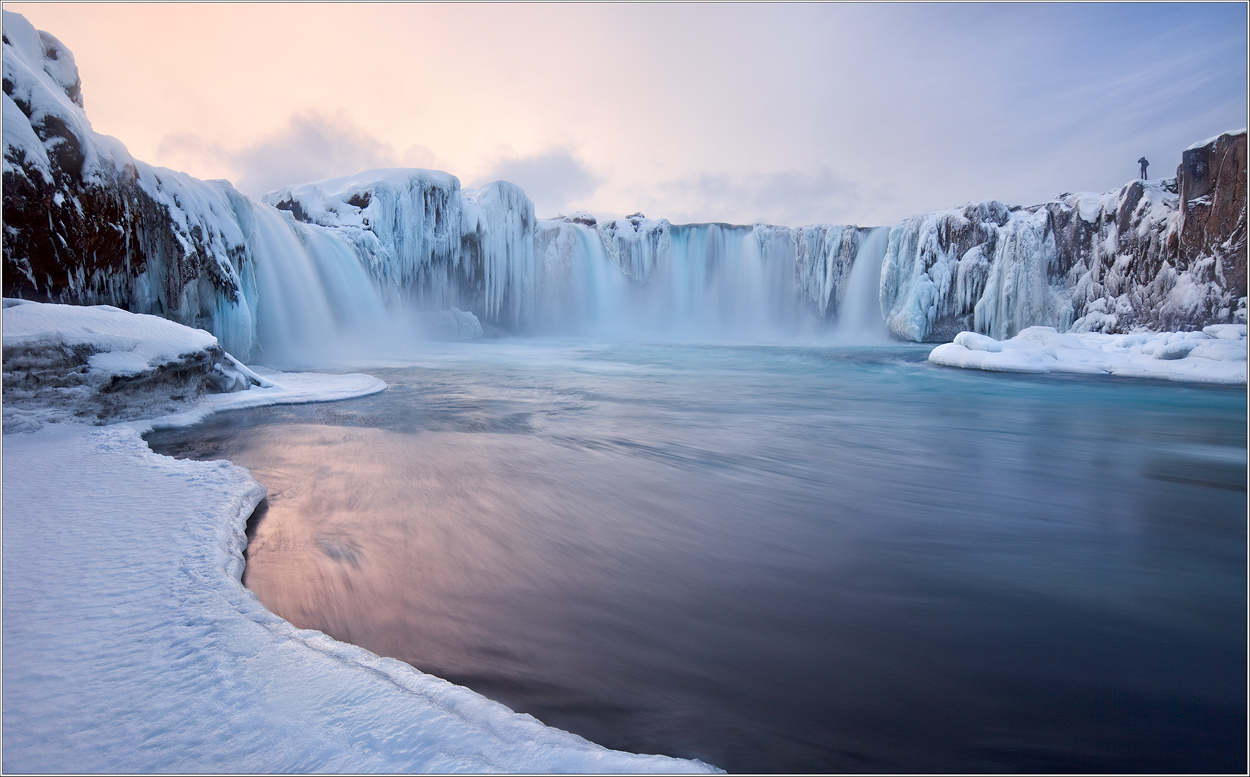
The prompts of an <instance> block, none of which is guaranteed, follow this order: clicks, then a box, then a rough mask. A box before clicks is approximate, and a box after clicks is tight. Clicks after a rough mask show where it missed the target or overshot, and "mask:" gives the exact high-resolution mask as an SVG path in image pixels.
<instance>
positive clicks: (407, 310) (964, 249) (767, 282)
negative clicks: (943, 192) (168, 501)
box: [4, 11, 1246, 362]
mask: <svg viewBox="0 0 1250 777" xmlns="http://www.w3.org/2000/svg"><path fill="white" fill-rule="evenodd" d="M4 20H5V30H6V32H5V43H4V92H5V103H4V129H5V131H4V143H5V148H4V217H5V241H4V261H5V273H4V292H5V294H6V295H7V296H13V297H23V298H27V299H37V300H47V301H57V302H70V303H75V304H100V303H105V304H110V305H115V306H117V307H121V308H124V309H127V310H131V311H134V312H141V313H154V314H157V315H161V316H165V317H167V318H171V319H173V320H175V321H179V322H181V323H185V324H188V325H192V326H198V327H201V328H204V329H207V330H208V331H210V332H212V333H213V334H214V335H216V336H217V337H218V338H219V339H220V340H221V342H222V343H223V345H225V347H226V349H227V350H229V351H231V352H232V353H235V354H237V355H239V356H240V357H242V358H245V359H251V360H258V359H261V360H267V361H275V360H277V361H282V360H284V359H295V360H302V361H304V362H315V361H317V359H318V356H319V355H321V356H324V353H325V351H326V349H327V348H328V345H327V344H329V343H334V342H340V343H342V342H343V341H348V342H351V343H356V344H359V343H364V342H370V343H372V342H379V341H380V340H383V339H388V338H392V339H393V338H400V339H401V340H402V339H403V338H404V337H406V336H407V335H409V334H412V333H414V332H416V331H418V330H421V329H422V328H428V327H425V326H424V325H423V324H422V322H423V321H426V320H428V316H429V315H430V314H437V315H442V316H443V317H444V318H447V317H451V318H450V319H449V320H451V321H452V322H453V323H455V322H458V321H459V320H460V319H459V318H457V316H459V317H463V316H465V315H469V316H472V317H473V318H474V319H475V321H471V322H468V324H467V325H466V326H463V327H462V326H459V324H456V326H455V327H453V328H454V329H455V331H456V332H457V334H456V335H455V336H457V337H460V336H472V334H473V333H476V332H477V331H478V330H479V329H480V328H481V327H480V324H486V325H487V326H488V328H493V329H495V330H496V331H498V330H503V331H508V332H514V333H544V334H604V335H608V336H613V335H627V336H628V335H633V334H635V333H637V334H642V335H645V336H650V335H653V334H662V335H665V336H671V337H699V338H706V337H711V338H724V337H730V338H734V339H741V338H748V339H754V338H765V339H771V338H776V337H786V336H793V335H796V334H807V333H813V332H818V331H820V330H822V329H827V328H829V327H830V326H838V327H841V328H842V329H843V330H845V329H847V328H848V327H847V322H846V321H845V320H843V318H844V315H843V314H844V313H847V312H848V311H850V312H851V313H852V314H853V315H854V316H855V317H856V318H857V319H865V320H866V319H872V318H873V317H874V316H876V315H878V314H879V315H880V317H881V318H882V319H883V320H884V322H885V323H886V324H888V327H889V330H890V331H891V332H892V333H893V335H894V336H896V337H900V338H904V339H910V340H929V341H942V340H949V339H951V338H952V337H953V336H954V335H955V334H956V333H957V332H959V331H963V330H973V331H977V332H981V333H984V334H988V335H992V336H994V337H999V338H1002V337H1010V336H1012V335H1014V334H1015V333H1017V332H1019V331H1020V330H1022V329H1024V328H1026V327H1028V326H1033V325H1043V326H1053V327H1055V328H1057V329H1060V330H1066V329H1069V328H1071V329H1074V330H1076V331H1098V332H1104V333H1122V332H1130V331H1136V330H1139V329H1156V330H1157V329H1173V330H1192V329H1198V328H1201V327H1203V326H1207V325H1212V324H1224V323H1235V322H1244V321H1245V315H1246V313H1245V298H1246V196H1245V171H1246V133H1245V131H1244V130H1242V131H1240V132H1235V133H1229V134H1225V135H1221V136H1219V137H1217V138H1213V139H1211V140H1210V141H1207V142H1205V143H1200V144H1196V145H1195V146H1194V147H1192V148H1190V149H1188V150H1186V151H1185V152H1184V155H1183V160H1182V164H1181V167H1180V169H1179V170H1178V177H1177V179H1176V180H1175V181H1171V180H1169V181H1134V182H1132V183H1130V184H1127V185H1126V186H1124V187H1122V188H1121V189H1119V190H1117V191H1113V192H1108V193H1105V194H1063V195H1060V196H1059V197H1057V198H1056V199H1054V200H1052V201H1050V202H1047V203H1043V204H1041V205H1034V206H1029V207H1023V208H1021V207H1009V206H1007V205H1005V204H1003V203H1001V202H997V201H986V202H979V203H971V204H968V205H965V206H963V207H960V208H956V209H952V210H948V211H941V212H937V213H931V214H926V215H921V216H916V217H914V218H911V219H907V220H905V221H903V222H902V223H900V224H897V225H895V226H893V227H892V228H890V229H889V232H888V239H886V238H885V237H883V236H882V233H879V232H872V231H870V230H866V229H862V228H858V227H855V226H847V225H835V224H817V225H809V226H804V227H798V228H794V229H791V228H787V227H780V226H770V225H762V224H757V225H749V226H739V225H730V224H686V225H674V224H671V223H670V222H669V221H668V220H666V219H653V218H646V217H644V216H643V215H642V214H633V215H631V216H628V217H626V218H623V219H613V220H607V221H599V220H597V219H596V218H595V217H594V216H591V215H588V214H574V215H573V216H570V217H561V218H557V219H548V220H538V219H536V218H535V217H534V206H533V204H532V203H531V202H530V200H529V199H528V198H527V197H526V196H525V193H524V192H523V191H522V190H521V189H520V188H518V187H516V186H514V185H512V184H510V183H507V182H503V181H497V182H494V183H491V184H488V185H486V186H484V187H482V188H481V189H479V190H464V189H461V187H460V182H459V180H458V179H457V178H456V177H455V176H452V175H449V174H447V173H441V172H436V171H425V170H375V171H367V172H364V173H360V174H357V175H354V176H351V177H347V178H340V179H334V180H330V181H321V182H316V183H309V184H303V185H299V186H291V187H286V188H284V189H281V190H279V191H276V192H272V193H270V194H268V195H266V196H265V197H264V198H263V202H254V201H252V200H250V199H248V198H246V197H244V196H242V195H241V194H239V193H238V192H237V191H235V190H234V189H233V188H232V187H231V186H230V185H229V184H228V183H226V182H223V181H209V182H206V181H199V180H196V179H194V178H191V177H190V176H186V175H183V174H181V173H176V172H174V171H170V170H164V169H160V168H154V167H151V166H150V165H146V164H144V163H142V162H138V161H136V160H134V159H133V158H131V157H130V155H129V154H128V153H127V152H126V150H125V148H124V147H123V146H122V145H121V144H120V143H119V142H117V141H116V140H114V139H112V138H107V137H103V136H100V135H97V134H95V133H94V132H93V131H92V130H91V128H90V123H89V122H88V121H87V118H86V114H85V113H84V112H83V109H82V88H81V82H80V81H79V78H78V73H77V69H76V67H75V66H74V62H73V57H72V55H71V54H70V53H69V52H68V51H66V50H65V49H64V47H63V46H62V45H61V44H60V43H59V42H57V41H56V39H55V38H53V37H51V36H50V35H47V34H46V33H41V32H38V31H36V30H34V28H32V27H31V26H30V25H29V24H28V23H27V22H26V21H25V19H23V18H21V17H20V16H17V15H16V14H12V13H10V12H7V11H6V12H5V15H4ZM873 234H875V235H877V238H874V239H873V240H871V241H869V240H868V237H869V235H873ZM883 243H884V245H882V244H883ZM878 262H880V267H881V270H880V274H879V278H878V283H877V284H876V288H875V289H874V288H873V284H872V282H871V281H872V279H871V278H868V279H867V280H865V278H864V277H863V276H864V272H865V270H864V269H863V268H867V267H872V268H875V267H876V266H877V263H878ZM856 266H859V267H860V268H861V270H860V272H859V274H858V275H859V282H858V283H857V284H856V285H855V289H856V291H855V294H854V295H852V296H854V299H848V294H849V292H848V290H849V289H850V287H851V283H850V281H851V278H852V275H853V268H854V267H856ZM873 272H875V270H873ZM848 306H849V307H848ZM453 309H456V310H458V311H463V312H456V313H453V312H452V310H453ZM412 313H417V314H418V315H411V314H412ZM423 316H424V318H423ZM435 328H436V329H440V327H435ZM446 328H447V327H445V326H444V327H441V329H446ZM463 333H469V334H467V335H464V334H463ZM440 336H441V335H440ZM349 349H350V346H349Z"/></svg>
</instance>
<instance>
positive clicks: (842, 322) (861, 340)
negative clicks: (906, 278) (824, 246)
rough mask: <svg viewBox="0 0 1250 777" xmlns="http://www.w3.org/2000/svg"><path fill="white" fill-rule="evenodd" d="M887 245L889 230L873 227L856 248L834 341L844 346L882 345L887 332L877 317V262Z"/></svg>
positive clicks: (887, 337)
mask: <svg viewBox="0 0 1250 777" xmlns="http://www.w3.org/2000/svg"><path fill="white" fill-rule="evenodd" d="M889 242H890V228H889V227H877V228H876V229H873V230H872V231H871V232H869V233H868V236H867V237H866V238H864V240H863V241H862V242H861V243H860V244H859V250H858V251H857V252H856V253H855V261H854V263H852V264H851V276H850V278H849V279H848V280H847V283H846V297H845V299H844V301H843V305H842V312H841V314H840V315H839V316H838V327H837V330H836V332H835V337H836V339H837V340H838V341H839V342H842V343H848V344H870V343H884V342H889V341H890V340H891V337H890V330H889V329H888V328H887V327H886V325H885V320H884V319H883V318H882V317H881V262H882V260H883V259H884V258H885V250H886V247H887V246H888V245H889Z"/></svg>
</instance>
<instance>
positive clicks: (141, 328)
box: [4, 300, 217, 381]
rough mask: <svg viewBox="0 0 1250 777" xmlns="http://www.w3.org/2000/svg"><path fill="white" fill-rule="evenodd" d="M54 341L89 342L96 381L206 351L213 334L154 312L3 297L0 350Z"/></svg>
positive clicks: (139, 370)
mask: <svg viewBox="0 0 1250 777" xmlns="http://www.w3.org/2000/svg"><path fill="white" fill-rule="evenodd" d="M51 339H56V340H58V341H59V342H61V343H63V344H65V345H67V346H70V347H73V346H78V345H86V346H90V347H91V349H92V350H94V351H95V353H94V354H92V355H91V357H90V359H89V363H90V372H91V374H92V375H93V377H96V378H97V379H98V380H100V381H107V380H109V379H111V378H113V377H114V376H129V375H137V374H139V373H141V372H145V371H147V370H149V369H151V368H153V367H157V366H159V365H162V364H171V363H174V362H176V361H178V360H179V359H180V358H182V357H183V356H184V355H186V354H189V353H193V352H195V351H206V350H208V349H210V348H212V347H214V346H216V345H217V338H215V337H213V336H212V335H210V334H209V333H208V332H205V331H204V330H202V329H191V328H189V327H185V326H182V325H181V324H176V323H174V322H173V321H169V320H167V319H164V318H160V317H159V316H148V315H138V314H134V313H127V312H126V311H124V310H120V309H118V308H115V307H110V306H108V305H97V306H94V307H80V306H77V305H49V304H41V303H38V302H29V301H25V300H5V307H4V347H5V349H6V350H7V349H9V348H16V347H23V346H30V345H34V344H35V343H38V342H41V341H48V340H51Z"/></svg>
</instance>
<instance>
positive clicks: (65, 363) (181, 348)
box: [4, 299, 264, 432]
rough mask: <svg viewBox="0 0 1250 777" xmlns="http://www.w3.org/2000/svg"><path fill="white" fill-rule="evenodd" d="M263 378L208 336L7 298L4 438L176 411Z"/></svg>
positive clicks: (109, 311) (130, 317) (106, 310)
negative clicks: (67, 424)
mask: <svg viewBox="0 0 1250 777" xmlns="http://www.w3.org/2000/svg"><path fill="white" fill-rule="evenodd" d="M263 382H264V381H263V380H262V379H261V378H260V377H259V376H257V375H256V374H255V373H252V372H251V371H250V370H248V369H247V368H246V367H243V366H242V365H240V364H238V363H237V362H235V361H234V359H233V358H231V357H230V356H229V355H228V354H226V353H225V352H224V351H223V350H222V349H221V346H220V345H219V344H218V343H217V338H215V337H213V336H212V335H210V334H209V333H208V332H205V331H203V330H199V329H191V328H188V327H185V326H182V325H181V324H177V323H174V322H173V321H169V320H166V319H164V318H160V317H158V316H148V315H138V314H134V313H127V312H126V311H124V310H119V309H117V308H114V307H109V306H107V305H101V306H97V307H79V306H75V305H52V304H42V303H38V302H27V301H23V300H11V299H10V300H5V301H4V431H6V432H12V431H29V430H32V429H36V428H38V427H39V426H41V425H43V424H45V423H50V422H58V421H66V420H78V421H86V422H89V423H96V424H103V423H109V422H111V421H115V420H118V419H121V418H136V417H140V416H145V415H146V416H152V415H156V414H159V413H162V412H170V411H172V410H174V409H176V408H178V407H180V406H182V405H185V404H186V403H188V402H193V401H195V400H196V399H198V398H199V397H201V396H203V395H204V394H205V393H206V392H211V391H234V390H239V389H246V388H247V387H248V386H250V385H253V384H256V385H259V384H261V383H263Z"/></svg>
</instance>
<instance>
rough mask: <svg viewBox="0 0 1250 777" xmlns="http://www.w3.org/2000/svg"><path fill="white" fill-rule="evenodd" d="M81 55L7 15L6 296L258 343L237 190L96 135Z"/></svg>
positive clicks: (234, 344)
mask: <svg viewBox="0 0 1250 777" xmlns="http://www.w3.org/2000/svg"><path fill="white" fill-rule="evenodd" d="M82 106H83V97H82V88H81V81H80V80H79V77H78V69H77V66H76V65H75V63H74V57H73V54H72V53H71V52H70V51H69V50H68V49H66V48H65V46H64V45H62V44H61V43H60V42H59V41H58V40H57V39H56V38H54V37H53V36H51V35H49V34H48V33H46V32H40V31H37V30H35V28H34V27H32V26H31V25H30V23H29V22H27V21H26V19H25V18H23V17H22V16H20V15H18V14H15V13H12V12H9V11H5V12H4V107H3V111H4V154H3V157H4V167H3V178H4V227H5V234H4V293H5V296H21V297H25V298H29V299H38V300H45V301H60V302H72V303H77V304H97V303H106V304H111V305H116V306H119V307H124V308H126V309H128V310H132V311H135V312H141V313H155V314H158V315H161V316H164V317H166V318H169V319H172V320H175V321H179V322H181V323H184V324H187V325H190V326H197V327H202V328H207V329H210V330H212V331H214V332H215V333H217V334H219V335H220V336H221V337H222V339H223V340H224V341H225V342H226V344H227V346H228V347H229V348H231V349H234V350H237V351H239V352H240V353H243V354H246V353H247V352H248V351H249V350H250V349H251V347H252V342H251V339H250V338H251V336H252V333H253V326H252V323H251V310H250V308H249V307H248V304H247V301H246V300H245V299H244V295H245V291H246V289H245V286H246V281H245V279H244V277H243V275H244V272H245V270H244V264H245V262H246V254H247V250H246V246H245V241H244V234H243V231H242V230H240V228H239V225H238V223H237V221H236V220H235V218H234V211H235V208H236V205H237V198H238V194H237V192H234V190H233V189H232V188H231V187H230V186H229V184H226V183H225V182H205V181H199V180H196V179H194V178H191V177H190V176H187V175H184V174H182V173H178V172H175V171H172V170H166V169H163V168H156V167H152V166H151V165H147V164H144V163H142V162H139V161H137V160H135V159H134V158H133V157H131V156H130V154H129V152H127V151H126V148H125V147H124V146H123V145H122V144H121V143H120V142H118V141H117V140H116V139H114V138H110V137H107V136H103V135H98V134H96V133H95V132H94V131H93V130H92V129H91V123H90V122H89V121H88V120H87V116H86V114H85V113H84V111H83V107H82Z"/></svg>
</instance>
